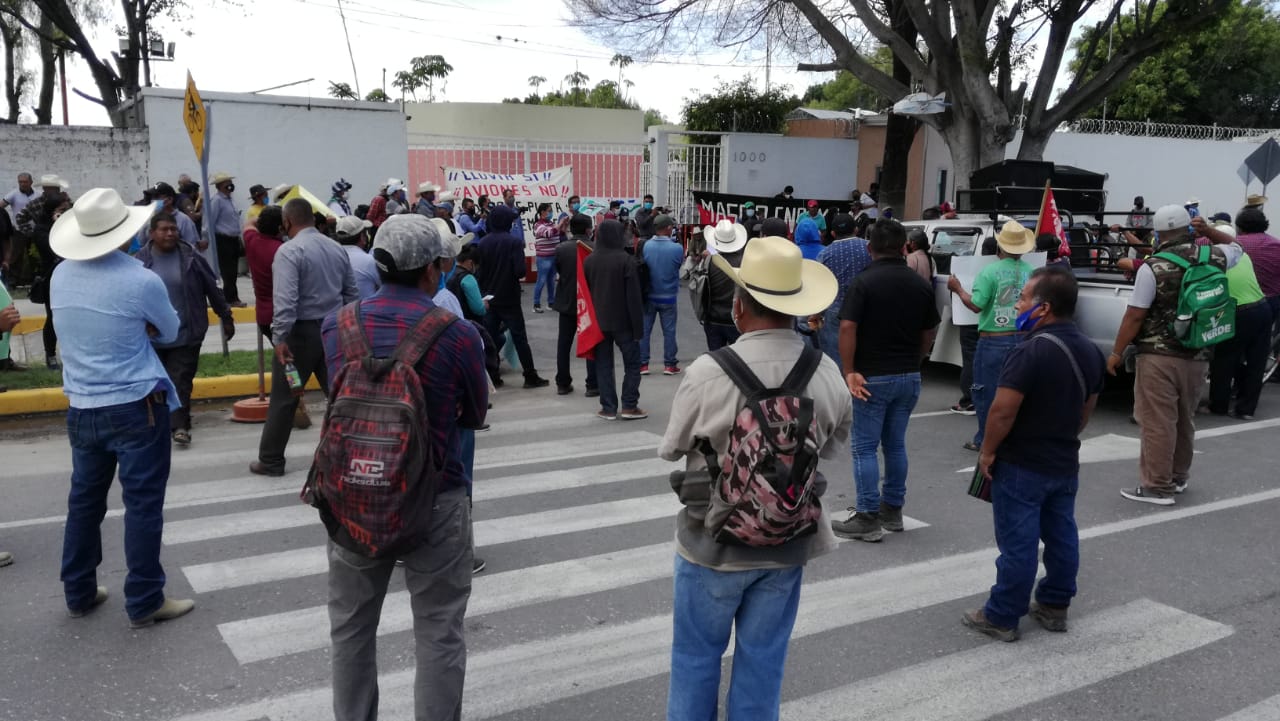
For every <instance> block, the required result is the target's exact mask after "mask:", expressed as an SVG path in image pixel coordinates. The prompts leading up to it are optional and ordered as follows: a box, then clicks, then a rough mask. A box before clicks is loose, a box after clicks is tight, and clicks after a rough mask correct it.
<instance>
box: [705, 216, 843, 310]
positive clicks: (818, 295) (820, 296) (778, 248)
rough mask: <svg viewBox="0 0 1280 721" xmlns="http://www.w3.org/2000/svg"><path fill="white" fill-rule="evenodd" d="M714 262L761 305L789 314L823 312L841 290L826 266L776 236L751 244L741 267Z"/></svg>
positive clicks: (715, 259) (715, 257)
mask: <svg viewBox="0 0 1280 721" xmlns="http://www.w3.org/2000/svg"><path fill="white" fill-rule="evenodd" d="M743 242H746V241H743ZM711 262H713V263H715V264H716V267H717V268H719V269H720V270H721V271H723V272H724V273H725V274H726V275H728V276H729V277H730V278H732V279H733V282H734V283H737V284H738V285H739V286H740V287H742V288H743V289H744V290H746V291H747V292H748V293H750V294H751V297H752V298H755V299H756V300H757V301H759V302H760V304H761V305H763V306H764V307H766V308H771V309H773V310H776V311H778V312H779V313H786V314H787V315H796V316H807V315H813V314H814V313H821V312H822V311H824V310H826V309H827V307H828V306H830V305H831V302H832V301H833V300H835V299H836V292H837V291H839V289H840V283H839V282H838V281H837V280H836V277H835V275H834V274H833V273H832V272H831V270H830V269H828V268H827V266H825V265H823V264H821V263H819V262H818V261H816V260H805V259H804V256H803V255H802V254H801V253H800V247H799V246H798V245H796V244H795V243H792V242H791V241H789V240H787V239H786V238H779V237H778V236H776V235H771V236H768V237H764V238H756V239H755V240H753V241H751V243H750V244H749V245H747V249H746V250H745V251H744V252H743V254H742V265H741V266H740V267H738V268H734V267H733V266H732V265H730V264H729V262H728V261H727V260H725V259H724V258H723V257H721V256H719V255H713V256H711Z"/></svg>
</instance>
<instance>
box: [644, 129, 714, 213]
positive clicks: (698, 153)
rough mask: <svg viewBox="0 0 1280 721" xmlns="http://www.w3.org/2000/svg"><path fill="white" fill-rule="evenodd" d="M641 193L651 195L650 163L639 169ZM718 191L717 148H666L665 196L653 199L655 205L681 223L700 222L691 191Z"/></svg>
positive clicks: (685, 146)
mask: <svg viewBox="0 0 1280 721" xmlns="http://www.w3.org/2000/svg"><path fill="white" fill-rule="evenodd" d="M640 187H641V189H642V193H645V194H650V193H653V187H654V183H653V163H649V162H646V163H644V164H643V165H642V166H641V167H640ZM695 190H704V191H710V192H717V191H719V190H720V146H719V145H695V144H673V145H672V146H670V147H669V148H668V149H667V197H666V198H665V199H662V198H655V199H654V201H655V203H656V204H657V205H660V206H662V207H665V208H670V209H671V210H672V211H673V212H674V213H675V217H676V220H677V221H679V222H680V223H682V224H686V225H693V224H697V223H700V222H701V221H700V220H699V216H698V209H697V207H696V206H695V205H694V202H693V191H695Z"/></svg>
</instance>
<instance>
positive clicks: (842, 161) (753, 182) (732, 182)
mask: <svg viewBox="0 0 1280 721" xmlns="http://www.w3.org/2000/svg"><path fill="white" fill-rule="evenodd" d="M720 142H721V147H722V150H721V167H722V172H721V176H720V177H721V185H720V190H721V192H725V193H738V194H742V195H776V194H777V193H781V192H782V189H783V188H784V187H786V186H788V185H790V186H792V187H794V188H795V196H796V197H797V198H822V199H829V200H837V199H843V198H848V197H849V191H851V190H853V188H854V187H855V186H856V185H857V169H858V156H859V153H858V141H856V140H844V139H838V138H792V137H785V136H781V135H762V134H755V133H733V134H730V135H726V136H724V137H723V139H722V140H721V141H720Z"/></svg>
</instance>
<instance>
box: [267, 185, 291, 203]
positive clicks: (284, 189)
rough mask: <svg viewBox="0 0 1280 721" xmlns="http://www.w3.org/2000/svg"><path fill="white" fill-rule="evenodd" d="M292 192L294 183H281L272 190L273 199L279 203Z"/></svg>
mask: <svg viewBox="0 0 1280 721" xmlns="http://www.w3.org/2000/svg"><path fill="white" fill-rule="evenodd" d="M290 190H293V184H292V183H281V184H279V185H277V186H276V187H274V188H272V189H271V199H272V200H274V201H275V202H277V203H279V202H280V201H281V200H282V199H284V196H286V195H288V194H289V191H290Z"/></svg>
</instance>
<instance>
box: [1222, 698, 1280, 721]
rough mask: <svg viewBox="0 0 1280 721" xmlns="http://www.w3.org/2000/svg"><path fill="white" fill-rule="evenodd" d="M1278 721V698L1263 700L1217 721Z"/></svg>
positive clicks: (1279, 711) (1279, 703) (1279, 707)
mask: <svg viewBox="0 0 1280 721" xmlns="http://www.w3.org/2000/svg"><path fill="white" fill-rule="evenodd" d="M1276 719H1280V696H1272V697H1271V698H1268V699H1264V700H1262V701H1259V702H1258V703H1256V704H1254V705H1252V706H1250V707H1249V708H1244V709H1240V710H1239V711H1237V712H1235V713H1233V714H1231V715H1230V716H1224V717H1222V718H1220V719H1218V721H1276Z"/></svg>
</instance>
